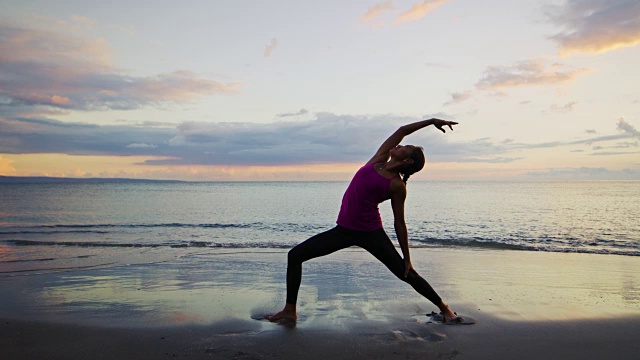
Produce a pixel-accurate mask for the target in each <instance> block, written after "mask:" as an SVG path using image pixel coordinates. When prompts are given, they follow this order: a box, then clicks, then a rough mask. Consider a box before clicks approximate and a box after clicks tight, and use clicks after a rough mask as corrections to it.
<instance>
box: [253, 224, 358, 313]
mask: <svg viewBox="0 0 640 360" xmlns="http://www.w3.org/2000/svg"><path fill="white" fill-rule="evenodd" d="M353 241H354V236H352V235H349V230H347V229H345V228H343V227H341V226H336V227H335V228H333V229H331V230H328V231H325V232H323V233H320V234H318V235H315V236H313V237H311V238H309V239H308V240H306V241H304V242H303V243H301V244H298V245H297V246H296V247H294V248H293V249H291V250H290V251H289V257H288V262H287V303H286V304H285V306H284V309H283V310H282V311H280V312H279V313H277V314H275V315H267V316H265V319H267V320H269V321H278V320H283V319H291V320H296V319H297V318H298V315H297V312H296V302H297V300H298V290H299V289H300V283H301V281H302V263H303V262H305V261H307V260H310V259H313V258H317V257H320V256H324V255H328V254H331V253H332V252H335V251H338V250H340V249H344V248H347V247H349V246H352V245H353Z"/></svg>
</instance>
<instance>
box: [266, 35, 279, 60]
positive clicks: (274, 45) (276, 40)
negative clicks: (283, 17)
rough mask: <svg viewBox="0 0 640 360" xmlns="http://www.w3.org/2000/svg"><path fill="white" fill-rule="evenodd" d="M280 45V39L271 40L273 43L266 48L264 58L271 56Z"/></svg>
mask: <svg viewBox="0 0 640 360" xmlns="http://www.w3.org/2000/svg"><path fill="white" fill-rule="evenodd" d="M278 44H279V43H278V39H271V43H270V44H269V45H267V46H265V48H264V57H269V56H271V53H272V52H273V50H275V49H276V48H277V47H278Z"/></svg>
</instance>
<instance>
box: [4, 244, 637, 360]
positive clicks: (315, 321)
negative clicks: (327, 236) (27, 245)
mask: <svg viewBox="0 0 640 360" xmlns="http://www.w3.org/2000/svg"><path fill="white" fill-rule="evenodd" d="M412 254H413V263H414V266H415V268H416V269H417V271H418V272H419V273H421V274H422V275H423V276H425V278H427V279H428V280H429V281H430V283H431V284H432V285H433V286H434V288H435V289H436V290H437V291H438V292H439V293H440V295H441V296H442V297H443V298H444V299H445V300H446V301H447V302H448V303H449V304H450V305H451V306H452V308H454V309H455V310H456V311H458V312H459V313H461V314H467V315H470V316H473V317H474V318H476V319H477V320H478V323H477V324H475V325H471V326H447V325H443V324H439V323H426V321H427V319H428V318H427V317H426V316H425V315H424V314H426V313H428V312H430V311H432V310H436V308H435V306H433V305H431V304H429V303H428V302H427V301H426V300H424V299H422V298H421V297H420V296H419V295H418V294H415V292H414V291H413V289H411V288H410V287H409V286H408V285H406V284H404V283H402V282H400V281H398V280H397V279H396V278H394V277H393V276H392V275H391V274H390V273H388V271H387V270H386V269H385V268H384V267H382V266H381V265H380V264H378V263H377V262H376V261H375V259H373V258H372V257H371V256H370V255H368V254H367V253H365V252H363V251H360V250H347V251H342V252H339V253H336V254H333V255H331V256H329V257H325V258H322V259H317V260H313V261H311V262H308V263H305V265H304V275H303V285H302V288H301V290H300V303H299V313H300V316H301V320H300V321H299V322H298V324H296V325H295V326H285V325H278V324H272V323H269V322H266V321H257V320H253V319H252V318H251V317H252V316H254V317H257V316H260V315H263V314H266V313H269V312H273V311H275V310H278V309H279V308H280V307H281V306H282V303H283V299H284V272H285V259H286V251H266V250H257V251H249V250H247V251H239V252H230V251H222V250H211V251H200V252H199V253H198V254H193V253H191V254H187V253H183V254H181V256H179V257H177V258H175V259H173V260H171V261H167V262H162V263H158V264H139V265H131V266H118V267H106V268H101V269H91V270H79V271H67V272H56V273H42V274H30V275H24V274H21V275H18V276H3V277H1V278H0V286H1V287H2V289H3V290H2V295H3V296H2V298H1V299H0V318H2V321H1V322H0V349H1V350H0V358H1V359H25V358H33V359H86V358H93V359H103V358H104V359H114V358H136V359H159V358H191V359H200V358H202V359H280V358H284V359H305V360H306V359H414V358H415V359H418V358H420V359H430V358H433V359H454V358H455V359H513V358H518V359H539V358H557V359H596V358H597V359H600V358H607V359H631V358H636V357H637V356H638V354H640V342H639V341H637V339H638V337H639V336H640V259H638V258H635V257H628V256H616V255H593V254H563V253H544V252H520V251H496V250H470V249H451V248H435V249H414V250H413V251H412Z"/></svg>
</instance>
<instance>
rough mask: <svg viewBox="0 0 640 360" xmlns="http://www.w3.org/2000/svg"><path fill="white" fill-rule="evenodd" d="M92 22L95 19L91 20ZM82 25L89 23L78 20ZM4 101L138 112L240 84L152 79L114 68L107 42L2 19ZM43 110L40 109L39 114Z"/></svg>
mask: <svg viewBox="0 0 640 360" xmlns="http://www.w3.org/2000/svg"><path fill="white" fill-rule="evenodd" d="M89 20H90V19H89ZM77 21H88V20H86V19H83V18H78V19H77ZM0 34H2V35H0V71H2V73H3V76H2V77H0V100H2V101H3V102H4V103H7V104H8V106H6V107H5V109H12V108H13V109H20V111H22V112H24V111H28V112H30V113H33V112H34V107H40V109H41V110H40V111H46V107H48V108H64V109H80V110H105V109H134V108H138V107H141V106H145V105H152V104H157V103H161V102H185V101H190V100H193V99H196V98H198V97H201V96H206V95H212V94H233V93H236V92H237V91H238V90H239V87H240V84H239V83H234V82H231V83H222V82H218V81H216V80H213V79H208V78H204V77H201V76H198V75H197V74H194V73H192V72H188V71H175V72H171V73H166V74H158V75H155V76H149V77H136V76H130V75H128V74H125V73H124V72H123V71H122V70H119V69H117V68H116V67H115V66H114V65H113V56H112V52H111V49H110V47H109V44H108V43H107V41H106V40H105V39H101V38H92V37H86V36H79V35H73V34H70V33H68V32H64V33H63V32H56V31H52V30H41V29H34V28H26V27H23V26H19V25H15V24H12V23H8V22H7V21H0ZM35 112H37V111H35Z"/></svg>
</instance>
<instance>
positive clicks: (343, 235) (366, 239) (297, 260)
mask: <svg viewBox="0 0 640 360" xmlns="http://www.w3.org/2000/svg"><path fill="white" fill-rule="evenodd" d="M354 245H355V246H359V247H361V248H363V249H365V250H367V251H368V252H369V253H371V255H373V256H375V257H376V259H378V260H380V261H381V262H382V263H383V264H385V265H386V266H387V268H389V270H391V272H392V273H393V274H394V275H395V276H397V277H398V278H399V279H400V280H402V281H404V282H406V283H408V284H409V285H411V286H413V288H414V289H416V291H417V292H418V293H420V294H421V295H422V296H424V297H426V298H427V299H429V300H430V301H431V302H432V303H434V304H435V305H440V303H441V302H442V299H440V296H438V294H436V292H435V290H433V288H432V287H431V285H429V283H428V282H427V281H426V280H425V279H423V278H422V276H420V275H418V273H417V272H415V271H414V270H413V269H412V270H411V271H410V272H409V276H407V277H406V278H405V277H404V269H405V267H404V260H403V259H402V257H401V256H400V254H398V252H397V251H396V249H395V247H394V246H393V244H392V243H391V240H390V239H389V237H388V236H387V234H386V233H385V232H384V229H379V230H375V231H368V232H365V231H355V230H349V229H347V228H344V227H342V226H340V225H338V226H336V227H335V228H333V229H331V230H328V231H325V232H323V233H321V234H318V235H315V236H313V237H311V238H309V239H308V240H306V241H305V242H303V243H301V244H299V245H297V246H296V247H294V248H293V249H291V250H290V251H289V262H288V265H287V304H295V303H296V301H297V299H298V289H299V288H300V282H301V280H302V263H303V262H305V261H307V260H310V259H313V258H317V257H320V256H324V255H329V254H331V253H333V252H335V251H338V250H341V249H344V248H348V247H350V246H354Z"/></svg>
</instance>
